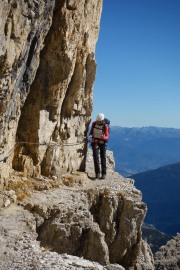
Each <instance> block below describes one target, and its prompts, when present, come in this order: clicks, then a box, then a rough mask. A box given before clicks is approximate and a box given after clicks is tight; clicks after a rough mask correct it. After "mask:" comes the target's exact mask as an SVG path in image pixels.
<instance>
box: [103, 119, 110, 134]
mask: <svg viewBox="0 0 180 270" xmlns="http://www.w3.org/2000/svg"><path fill="white" fill-rule="evenodd" d="M105 125H108V127H109V134H110V120H109V119H108V118H104V126H105Z"/></svg>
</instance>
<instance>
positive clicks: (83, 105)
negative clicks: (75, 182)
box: [0, 0, 102, 184]
mask: <svg viewBox="0 0 180 270" xmlns="http://www.w3.org/2000/svg"><path fill="white" fill-rule="evenodd" d="M101 9H102V1H101V0H98V1H97V0H92V1H86V0H80V1H75V0H60V1H59V0H45V1H36V0H28V1H25V2H24V1H13V0H11V1H3V0H1V1H0V15H1V16H0V18H1V23H0V37H1V38H0V40H1V41H0V79H1V82H0V144H1V145H0V166H1V165H2V166H1V168H0V174H1V179H2V178H8V172H9V169H10V168H11V167H13V168H14V169H16V170H19V171H23V172H24V175H25V176H27V175H31V176H32V175H38V174H41V173H43V174H44V175H50V174H56V175H57V174H60V173H62V172H67V171H73V170H77V169H82V170H83V169H84V166H85V163H84V159H85V153H86V142H85V141H84V135H85V134H86V131H87V127H88V124H89V121H90V117H91V111H92V88H93V83H94V79H95V72H96V63H95V58H94V51H95V45H96V42H97V38H98V32H99V24H100V16H101ZM2 162H4V163H5V164H2ZM2 184H3V183H2Z"/></svg>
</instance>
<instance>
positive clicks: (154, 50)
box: [92, 0, 180, 128]
mask: <svg viewBox="0 0 180 270" xmlns="http://www.w3.org/2000/svg"><path fill="white" fill-rule="evenodd" d="M179 14H180V0H104V3H103V11H102V17H101V24H100V33H99V39H98V42H97V46H96V62H97V72H96V81H95V84H94V94H93V96H94V97H93V107H94V109H93V114H92V120H94V118H95V116H96V115H97V114H98V113H99V112H103V113H104V114H105V116H106V117H107V118H109V119H110V120H111V125H113V126H114V125H118V126H123V127H142V126H160V127H173V128H180V15H179Z"/></svg>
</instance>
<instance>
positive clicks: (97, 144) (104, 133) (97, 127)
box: [89, 113, 109, 179]
mask: <svg viewBox="0 0 180 270" xmlns="http://www.w3.org/2000/svg"><path fill="white" fill-rule="evenodd" d="M90 138H92V141H91V146H92V150H93V159H94V170H95V174H96V178H101V179H105V178H106V147H107V142H108V139H109V126H108V124H107V123H106V122H105V118H104V114H103V113H99V114H98V115H97V116H96V121H95V122H93V123H92V127H91V130H90V133H89V139H90ZM99 154H100V159H101V175H100V164H99Z"/></svg>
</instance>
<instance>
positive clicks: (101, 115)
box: [96, 113, 104, 121]
mask: <svg viewBox="0 0 180 270" xmlns="http://www.w3.org/2000/svg"><path fill="white" fill-rule="evenodd" d="M103 120H104V114H103V113H99V114H98V115H97V116H96V121H103Z"/></svg>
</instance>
